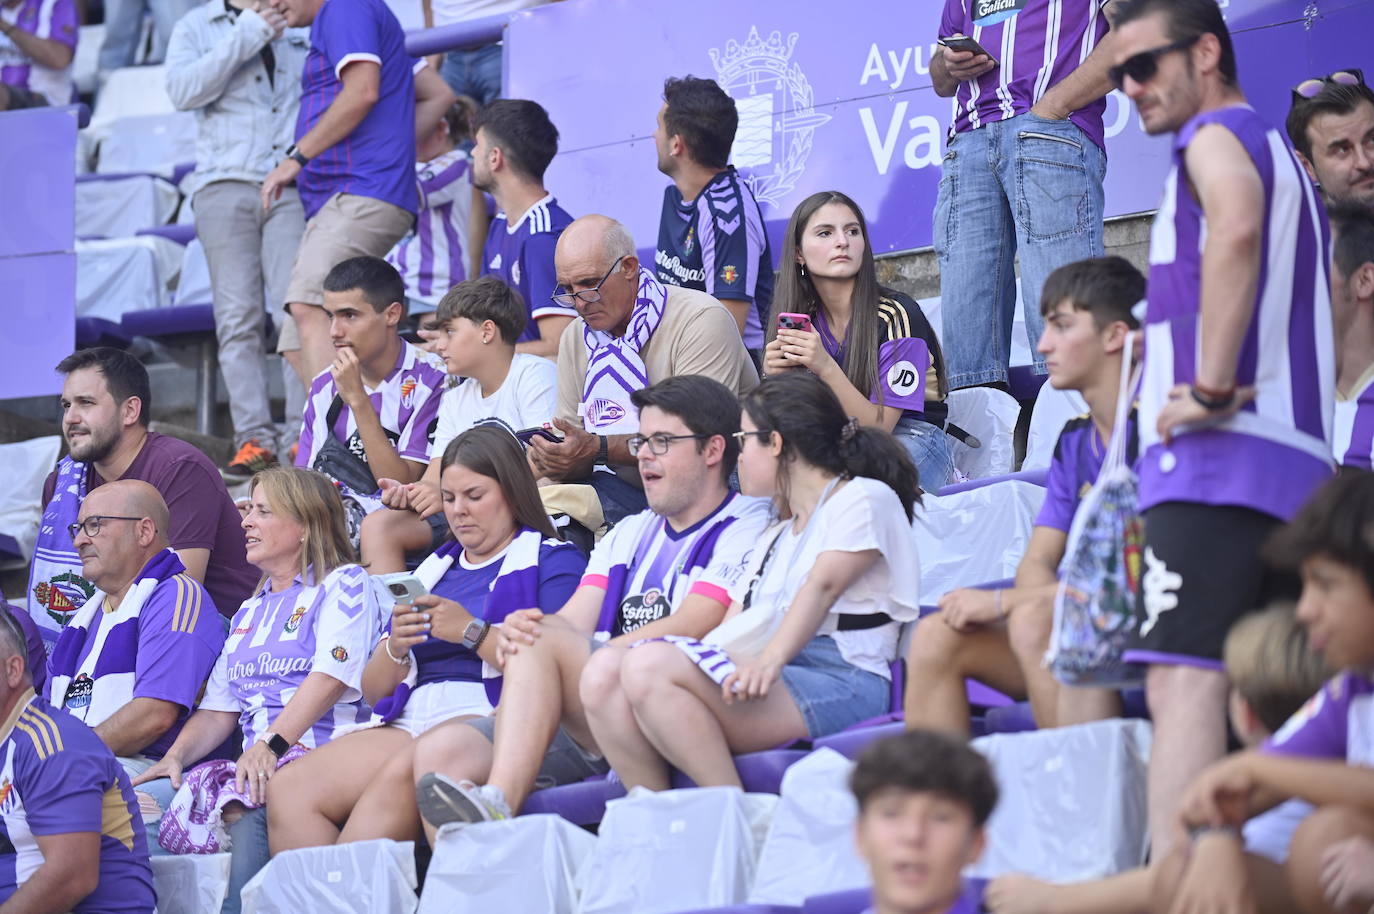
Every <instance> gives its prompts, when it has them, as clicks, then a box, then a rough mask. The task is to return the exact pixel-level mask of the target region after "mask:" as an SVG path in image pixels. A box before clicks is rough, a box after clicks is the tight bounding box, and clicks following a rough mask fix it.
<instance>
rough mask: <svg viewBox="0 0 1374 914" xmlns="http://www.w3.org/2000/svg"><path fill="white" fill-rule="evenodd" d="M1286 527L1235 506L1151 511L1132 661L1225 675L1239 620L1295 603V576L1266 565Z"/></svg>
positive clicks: (1177, 505)
mask: <svg viewBox="0 0 1374 914" xmlns="http://www.w3.org/2000/svg"><path fill="white" fill-rule="evenodd" d="M1282 524H1283V522H1282V521H1280V520H1279V519H1278V518H1276V517H1274V516H1272V515H1269V514H1264V513H1261V512H1259V511H1254V510H1251V509H1250V508H1241V507H1236V506H1232V505H1201V504H1196V503H1191V502H1165V503H1164V504H1160V505H1155V506H1154V507H1153V508H1150V509H1149V510H1148V511H1146V512H1145V555H1144V558H1143V563H1144V565H1143V567H1142V569H1141V574H1140V599H1139V602H1138V603H1137V607H1136V612H1137V616H1138V619H1139V628H1138V629H1137V631H1136V637H1135V643H1134V644H1133V645H1132V647H1131V649H1130V650H1128V651H1127V652H1126V659H1127V660H1129V661H1132V662H1134V663H1143V664H1148V665H1184V666H1201V667H1207V668H1209V669H1217V670H1220V669H1221V668H1222V664H1221V648H1222V644H1223V643H1224V642H1225V640H1226V633H1227V632H1229V631H1230V630H1231V626H1232V624H1234V623H1235V621H1236V620H1237V619H1239V618H1240V617H1241V616H1244V615H1246V614H1247V613H1250V612H1253V611H1255V610H1257V609H1262V608H1263V607H1264V606H1265V605H1266V604H1268V603H1269V602H1270V601H1271V600H1274V599H1277V598H1284V597H1287V598H1290V599H1297V596H1298V593H1299V590H1300V583H1299V581H1298V578H1297V576H1296V575H1293V574H1291V573H1285V572H1279V571H1276V570H1274V569H1272V568H1270V567H1269V566H1268V565H1266V564H1265V563H1264V561H1263V559H1261V558H1260V549H1261V547H1262V546H1263V545H1264V542H1265V540H1266V539H1268V538H1269V534H1270V533H1272V532H1273V531H1274V530H1275V529H1276V528H1278V527H1280V526H1282Z"/></svg>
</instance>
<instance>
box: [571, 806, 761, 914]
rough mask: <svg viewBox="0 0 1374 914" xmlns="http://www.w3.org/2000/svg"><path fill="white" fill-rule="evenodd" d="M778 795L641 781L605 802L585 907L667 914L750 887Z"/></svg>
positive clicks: (731, 900)
mask: <svg viewBox="0 0 1374 914" xmlns="http://www.w3.org/2000/svg"><path fill="white" fill-rule="evenodd" d="M777 802H778V798H777V797H775V796H771V795H767V794H746V793H744V792H743V791H741V790H739V788H736V787H706V788H698V789H694V790H665V791H662V792H660V793H653V792H651V791H647V790H642V789H636V790H634V791H632V792H631V793H630V795H629V796H627V797H625V798H624V799H620V800H612V801H611V802H610V803H607V804H606V816H605V818H604V819H602V821H601V832H600V837H599V838H598V839H597V843H596V849H595V850H594V852H593V853H592V858H591V860H590V862H589V863H588V864H587V866H586V867H584V868H583V870H582V875H581V877H580V879H579V894H580V897H581V906H580V907H579V909H578V910H579V911H580V912H581V914H668V912H672V911H687V910H693V909H696V908H710V907H719V906H722V905H731V904H740V903H742V902H743V901H744V900H745V899H746V898H747V897H748V895H749V887H750V885H752V884H753V881H754V873H755V871H756V869H757V866H758V856H759V848H760V847H761V845H762V843H763V838H764V836H765V835H766V834H767V831H768V824H769V820H770V819H771V818H772V814H773V810H774V808H775V807H776V805H777Z"/></svg>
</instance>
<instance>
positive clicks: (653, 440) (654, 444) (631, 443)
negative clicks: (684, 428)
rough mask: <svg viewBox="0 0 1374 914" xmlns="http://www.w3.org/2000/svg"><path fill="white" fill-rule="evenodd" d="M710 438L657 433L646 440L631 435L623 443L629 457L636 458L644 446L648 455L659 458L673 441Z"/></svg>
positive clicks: (706, 436)
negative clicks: (647, 449) (647, 448)
mask: <svg viewBox="0 0 1374 914" xmlns="http://www.w3.org/2000/svg"><path fill="white" fill-rule="evenodd" d="M710 437H712V436H710V435H669V434H666V433H664V432H659V433H658V434H656V435H650V436H649V437H647V438H645V437H644V436H643V435H631V436H630V438H629V440H628V441H626V442H625V446H626V447H628V448H629V449H630V456H631V457H635V456H637V455H638V454H639V449H640V448H642V447H644V445H646V444H647V445H649V453H650V454H653V455H654V456H656V457H660V456H662V455H664V454H666V453H668V448H669V447H671V446H672V443H673V442H674V441H701V440H703V439H706V438H710Z"/></svg>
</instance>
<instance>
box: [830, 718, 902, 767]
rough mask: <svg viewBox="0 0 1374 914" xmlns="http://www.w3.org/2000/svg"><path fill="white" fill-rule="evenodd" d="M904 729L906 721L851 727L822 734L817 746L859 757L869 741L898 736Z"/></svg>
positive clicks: (851, 756) (849, 756) (846, 756)
mask: <svg viewBox="0 0 1374 914" xmlns="http://www.w3.org/2000/svg"><path fill="white" fill-rule="evenodd" d="M904 730H906V723H905V722H904V721H895V722H893V723H887V724H879V725H878V726H876V727H850V728H849V729H848V730H841V731H840V732H839V733H832V734H830V735H829V736H822V737H821V738H820V739H818V740H816V748H817V749H834V750H835V751H836V752H838V753H839V754H840V755H843V756H844V757H845V758H850V759H852V758H858V757H859V753H860V752H862V751H863V750H864V749H866V748H867V747H868V744H869V743H875V742H877V741H878V740H880V739H884V738H886V737H889V736H896V735H897V734H899V733H901V732H903V731H904Z"/></svg>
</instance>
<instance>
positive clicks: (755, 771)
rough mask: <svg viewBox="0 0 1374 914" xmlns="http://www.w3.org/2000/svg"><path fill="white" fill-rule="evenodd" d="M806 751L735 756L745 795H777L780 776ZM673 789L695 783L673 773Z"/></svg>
mask: <svg viewBox="0 0 1374 914" xmlns="http://www.w3.org/2000/svg"><path fill="white" fill-rule="evenodd" d="M808 752H809V750H807V749H765V750H764V751H763V752H748V753H745V754H744V755H737V756H735V769H736V770H737V771H738V772H739V779H740V781H742V782H743V783H744V789H745V791H746V792H747V793H777V792H778V788H780V787H781V786H782V776H783V774H785V773H786V771H787V769H788V768H790V767H791V766H792V765H793V763H795V762H799V761H801V760H802V759H804V758H806V756H807V753H808ZM673 786H674V787H679V788H680V787H695V786H697V785H696V783H695V782H694V781H693V780H692V779H691V778H689V777H687V775H685V774H683V773H682V772H681V771H674V772H673Z"/></svg>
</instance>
